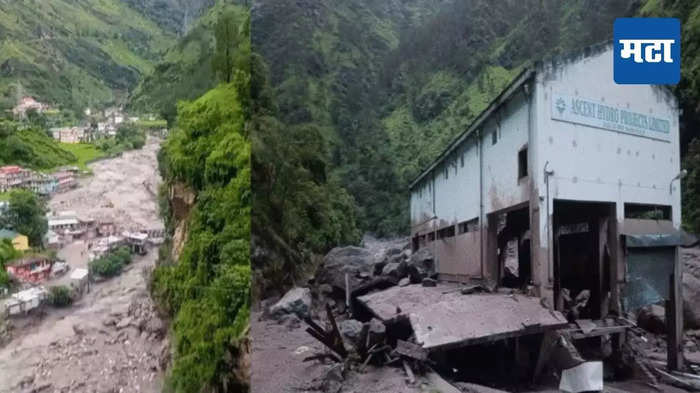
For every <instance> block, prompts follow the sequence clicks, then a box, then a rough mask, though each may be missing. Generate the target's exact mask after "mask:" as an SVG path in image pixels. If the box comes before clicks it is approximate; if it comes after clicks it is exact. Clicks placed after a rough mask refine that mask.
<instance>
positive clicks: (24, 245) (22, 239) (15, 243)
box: [0, 229, 29, 252]
mask: <svg viewBox="0 0 700 393" xmlns="http://www.w3.org/2000/svg"><path fill="white" fill-rule="evenodd" d="M2 239H8V240H9V241H11V242H12V247H14V248H15V250H17V251H23V252H24V251H27V250H29V238H28V237H27V236H25V235H22V234H21V233H18V232H15V231H13V230H10V229H0V240H2Z"/></svg>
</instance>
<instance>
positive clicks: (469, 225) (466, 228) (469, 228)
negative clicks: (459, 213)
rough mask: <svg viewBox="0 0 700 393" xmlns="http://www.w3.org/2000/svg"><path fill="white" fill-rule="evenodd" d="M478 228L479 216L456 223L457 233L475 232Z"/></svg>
mask: <svg viewBox="0 0 700 393" xmlns="http://www.w3.org/2000/svg"><path fill="white" fill-rule="evenodd" d="M477 230H479V218H478V217H477V218H474V219H471V220H469V221H464V222H460V223H459V224H458V225H457V233H458V234H460V235H461V234H463V233H467V232H476V231H477Z"/></svg>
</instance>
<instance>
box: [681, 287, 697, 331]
mask: <svg viewBox="0 0 700 393" xmlns="http://www.w3.org/2000/svg"><path fill="white" fill-rule="evenodd" d="M683 317H684V319H685V326H686V327H688V328H690V329H699V328H700V279H698V278H697V277H695V276H693V275H691V274H684V275H683Z"/></svg>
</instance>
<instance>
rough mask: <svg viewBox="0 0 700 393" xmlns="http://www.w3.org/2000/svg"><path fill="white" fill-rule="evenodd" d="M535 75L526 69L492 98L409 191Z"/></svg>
mask: <svg viewBox="0 0 700 393" xmlns="http://www.w3.org/2000/svg"><path fill="white" fill-rule="evenodd" d="M534 73H535V69H534V68H533V67H526V68H525V69H524V70H523V71H521V72H520V74H518V76H516V77H515V78H514V79H513V81H512V82H510V84H508V86H506V87H505V88H504V89H503V90H501V92H500V93H499V94H498V96H496V98H494V99H493V100H492V101H491V103H489V105H488V106H487V107H486V109H484V110H483V111H481V113H479V116H477V117H476V119H474V121H472V123H471V124H470V125H469V127H467V129H466V130H465V131H463V132H462V133H460V134H459V135H457V137H455V138H454V139H453V140H452V142H450V143H449V144H448V145H447V147H446V148H445V150H443V151H442V153H440V155H439V156H438V157H437V158H436V159H435V160H433V162H432V163H431V164H430V165H429V166H428V167H427V168H426V169H425V170H423V171H422V172H421V174H420V175H418V176H417V177H416V178H415V180H413V181H412V182H411V185H410V186H409V187H408V188H409V190H412V189H413V188H414V187H415V186H416V184H418V183H419V182H420V181H421V180H423V178H424V177H426V176H427V175H429V174H430V173H431V172H432V171H433V170H434V169H435V167H437V166H438V164H440V163H441V162H442V161H443V160H444V159H445V158H446V157H447V156H449V155H450V154H451V153H452V152H453V151H454V150H455V149H456V148H457V147H458V146H459V145H461V144H462V142H464V141H465V140H466V139H467V138H468V137H469V136H470V135H471V134H472V133H473V132H474V131H475V130H476V129H478V128H479V127H481V125H482V124H483V123H484V122H485V121H486V120H487V119H488V118H489V117H490V116H491V114H492V113H493V112H494V111H495V110H496V109H498V108H499V107H500V106H501V105H503V104H505V103H506V102H508V101H509V100H510V98H511V96H513V94H515V92H516V91H518V90H519V89H520V87H522V86H523V85H524V84H525V82H527V81H528V80H529V79H530V78H531V77H532V76H533V75H534Z"/></svg>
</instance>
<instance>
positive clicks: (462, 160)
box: [459, 153, 464, 168]
mask: <svg viewBox="0 0 700 393" xmlns="http://www.w3.org/2000/svg"><path fill="white" fill-rule="evenodd" d="M459 162H460V166H461V167H462V168H464V153H462V157H461V158H460V159H459Z"/></svg>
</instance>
